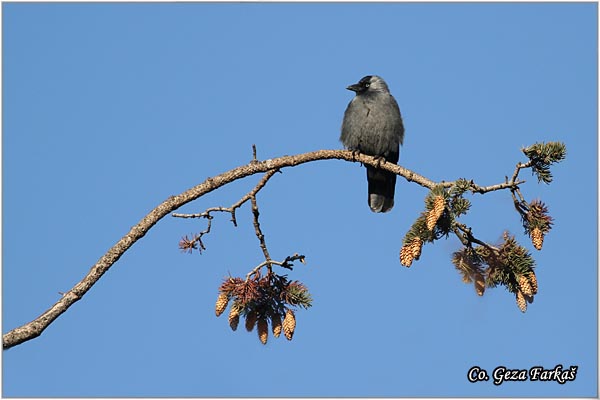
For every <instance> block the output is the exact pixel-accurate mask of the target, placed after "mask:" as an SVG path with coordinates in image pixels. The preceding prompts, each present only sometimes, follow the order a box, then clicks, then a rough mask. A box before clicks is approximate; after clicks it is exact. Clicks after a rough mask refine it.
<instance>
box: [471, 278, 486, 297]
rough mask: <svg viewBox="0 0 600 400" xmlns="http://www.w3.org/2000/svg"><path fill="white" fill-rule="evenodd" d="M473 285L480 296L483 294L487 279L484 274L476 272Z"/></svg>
mask: <svg viewBox="0 0 600 400" xmlns="http://www.w3.org/2000/svg"><path fill="white" fill-rule="evenodd" d="M473 280H474V282H473V285H474V286H475V291H476V292H477V295H478V296H483V292H485V279H483V275H481V274H480V273H479V272H475V273H474V274H473Z"/></svg>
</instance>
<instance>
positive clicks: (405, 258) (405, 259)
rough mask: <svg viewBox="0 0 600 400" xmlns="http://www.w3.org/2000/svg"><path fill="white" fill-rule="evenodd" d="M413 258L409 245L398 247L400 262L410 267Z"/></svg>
mask: <svg viewBox="0 0 600 400" xmlns="http://www.w3.org/2000/svg"><path fill="white" fill-rule="evenodd" d="M413 259H414V257H413V254H412V250H411V248H410V246H409V245H406V244H405V245H404V246H402V248H401V249H400V264H402V265H404V266H405V267H410V266H411V264H412V262H413Z"/></svg>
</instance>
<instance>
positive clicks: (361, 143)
mask: <svg viewBox="0 0 600 400" xmlns="http://www.w3.org/2000/svg"><path fill="white" fill-rule="evenodd" d="M346 89H348V90H352V91H353V92H356V96H355V97H354V98H353V99H352V101H351V102H350V104H348V108H346V112H345V113H344V121H343V122H342V135H341V136H340V141H341V142H342V143H343V145H344V146H345V147H346V148H347V149H349V150H352V151H358V152H360V153H363V154H367V155H370V156H374V157H379V158H383V159H385V161H387V162H391V163H394V164H396V163H398V159H399V158H400V145H401V144H402V142H403V141H404V125H403V123H402V116H401V115H400V108H399V107H398V103H396V99H394V96H392V94H391V93H390V90H389V89H388V86H387V84H386V83H385V81H384V80H383V79H382V78H381V77H379V76H376V75H368V76H365V77H364V78H362V79H361V80H360V81H359V82H358V83H356V84H354V85H350V86H348V87H347V88H346ZM366 167H367V182H368V184H369V197H368V201H369V207H370V208H371V211H373V212H387V211H390V210H391V209H392V207H394V191H395V190H396V175H395V174H393V173H391V172H388V171H384V170H382V169H378V168H374V167H371V166H369V165H367V166H366Z"/></svg>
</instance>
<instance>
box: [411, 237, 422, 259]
mask: <svg viewBox="0 0 600 400" xmlns="http://www.w3.org/2000/svg"><path fill="white" fill-rule="evenodd" d="M422 248H423V241H422V240H421V238H420V237H418V236H417V237H416V238H414V239H413V240H412V242H411V243H410V249H411V251H412V255H413V257H414V259H415V260H418V259H419V257H421V249H422Z"/></svg>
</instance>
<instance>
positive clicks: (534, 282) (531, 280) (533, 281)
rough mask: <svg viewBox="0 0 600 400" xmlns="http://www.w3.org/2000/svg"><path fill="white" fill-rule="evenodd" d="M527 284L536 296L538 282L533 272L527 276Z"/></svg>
mask: <svg viewBox="0 0 600 400" xmlns="http://www.w3.org/2000/svg"><path fill="white" fill-rule="evenodd" d="M529 283H530V284H531V289H532V290H533V294H537V292H538V282H537V278H536V276H535V272H533V271H531V273H530V274H529Z"/></svg>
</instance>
